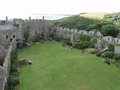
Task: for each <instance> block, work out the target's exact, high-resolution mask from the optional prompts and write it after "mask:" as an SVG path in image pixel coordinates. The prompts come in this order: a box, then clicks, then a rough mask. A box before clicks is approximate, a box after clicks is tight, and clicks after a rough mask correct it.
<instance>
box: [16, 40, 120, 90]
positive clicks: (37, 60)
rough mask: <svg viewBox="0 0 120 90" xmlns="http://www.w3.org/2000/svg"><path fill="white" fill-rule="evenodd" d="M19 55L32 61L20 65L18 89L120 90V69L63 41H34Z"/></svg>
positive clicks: (19, 52) (20, 51)
mask: <svg viewBox="0 0 120 90" xmlns="http://www.w3.org/2000/svg"><path fill="white" fill-rule="evenodd" d="M18 56H19V58H27V59H31V60H32V63H33V64H32V65H27V66H24V67H22V68H20V86H19V90H120V69H119V68H117V67H115V66H113V65H107V64H105V63H103V61H102V59H101V58H98V57H96V56H94V55H87V54H83V53H81V51H79V50H76V49H73V50H70V49H69V48H67V47H62V46H61V44H60V43H57V42H45V43H43V44H42V43H40V44H34V45H32V46H31V47H27V48H24V49H21V50H19V51H18Z"/></svg>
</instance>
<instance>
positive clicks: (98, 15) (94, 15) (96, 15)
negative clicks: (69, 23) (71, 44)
mask: <svg viewBox="0 0 120 90" xmlns="http://www.w3.org/2000/svg"><path fill="white" fill-rule="evenodd" d="M106 14H112V13H105V12H101V13H94V12H93V13H92V12H91V13H80V16H83V17H86V18H92V19H99V20H101V19H103V18H104V16H105V15H106Z"/></svg>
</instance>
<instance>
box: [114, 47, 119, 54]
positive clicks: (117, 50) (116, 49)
mask: <svg viewBox="0 0 120 90" xmlns="http://www.w3.org/2000/svg"><path fill="white" fill-rule="evenodd" d="M114 53H116V54H120V46H115V47H114Z"/></svg>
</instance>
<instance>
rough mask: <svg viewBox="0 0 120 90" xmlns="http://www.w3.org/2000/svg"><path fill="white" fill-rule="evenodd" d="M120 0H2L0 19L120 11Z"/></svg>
mask: <svg viewBox="0 0 120 90" xmlns="http://www.w3.org/2000/svg"><path fill="white" fill-rule="evenodd" d="M119 2H120V1H119V0H0V19H1V18H4V17H5V16H9V17H11V18H12V17H21V18H26V17H28V16H32V15H34V14H79V13H81V12H120V3H119Z"/></svg>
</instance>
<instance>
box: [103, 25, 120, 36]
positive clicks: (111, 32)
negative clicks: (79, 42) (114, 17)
mask: <svg viewBox="0 0 120 90" xmlns="http://www.w3.org/2000/svg"><path fill="white" fill-rule="evenodd" d="M118 33H119V30H118V28H116V27H115V26H114V25H112V24H108V25H104V26H102V34H103V35H105V36H113V37H116V36H117V35H118Z"/></svg>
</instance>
